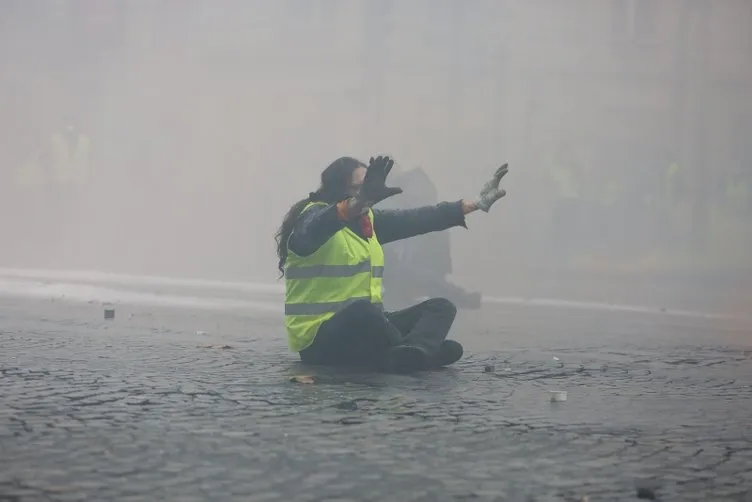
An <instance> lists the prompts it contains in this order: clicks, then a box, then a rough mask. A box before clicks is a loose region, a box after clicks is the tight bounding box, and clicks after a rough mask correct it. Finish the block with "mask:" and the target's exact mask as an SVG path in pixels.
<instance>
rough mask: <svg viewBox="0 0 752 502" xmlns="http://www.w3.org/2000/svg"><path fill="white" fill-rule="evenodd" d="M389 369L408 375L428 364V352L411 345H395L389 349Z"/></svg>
mask: <svg viewBox="0 0 752 502" xmlns="http://www.w3.org/2000/svg"><path fill="white" fill-rule="evenodd" d="M388 359H389V369H390V370H391V371H395V372H397V373H409V372H411V371H418V370H421V369H423V368H424V367H425V366H426V364H427V362H428V352H426V351H425V350H424V349H422V348H420V347H415V346H413V345H397V346H396V347H392V348H391V349H389V357H388Z"/></svg>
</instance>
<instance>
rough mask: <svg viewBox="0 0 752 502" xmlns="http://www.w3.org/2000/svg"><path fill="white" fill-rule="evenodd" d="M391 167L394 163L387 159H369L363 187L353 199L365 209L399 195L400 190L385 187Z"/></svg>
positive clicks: (380, 157)
mask: <svg viewBox="0 0 752 502" xmlns="http://www.w3.org/2000/svg"><path fill="white" fill-rule="evenodd" d="M392 167H394V161H393V160H392V159H391V158H389V157H382V156H379V157H376V158H375V159H374V158H373V157H371V160H370V162H369V163H368V169H367V171H366V176H365V178H364V179H363V186H362V187H361V188H360V192H359V193H358V195H357V196H356V197H355V198H356V199H358V200H359V201H360V202H361V203H363V204H364V205H365V206H366V207H370V206H373V205H374V204H378V203H379V202H381V201H382V200H384V199H387V198H389V197H392V196H394V195H397V194H401V193H402V189H401V188H399V187H388V186H386V177H387V176H388V175H389V171H391V170H392Z"/></svg>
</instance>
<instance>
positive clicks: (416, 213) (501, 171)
mask: <svg viewBox="0 0 752 502" xmlns="http://www.w3.org/2000/svg"><path fill="white" fill-rule="evenodd" d="M508 169H509V168H508V165H507V164H504V165H503V166H501V167H500V168H498V169H497V170H496V172H495V173H494V175H493V177H492V178H491V180H490V181H488V182H487V183H486V184H484V185H483V188H482V189H481V191H480V194H479V196H478V198H476V199H475V200H472V201H471V200H466V199H463V200H460V201H457V202H441V203H439V204H436V205H435V206H425V207H419V208H415V209H386V210H374V231H375V232H376V235H377V236H378V239H379V242H381V243H382V244H387V243H389V242H394V241H398V240H402V239H408V238H410V237H415V236H416V235H422V234H427V233H429V232H440V231H442V230H447V229H449V228H453V227H464V228H467V225H466V224H465V216H466V215H468V214H470V213H472V212H474V211H477V210H479V209H480V210H481V211H483V212H486V213H487V212H488V211H489V210H490V209H491V206H492V205H493V204H494V203H495V202H496V201H497V200H499V199H501V198H502V197H504V196H505V195H506V191H504V190H503V189H500V188H499V183H500V182H501V179H502V178H503V177H504V175H506V173H507V171H508Z"/></svg>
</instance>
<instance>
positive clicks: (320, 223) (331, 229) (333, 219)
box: [287, 204, 345, 256]
mask: <svg viewBox="0 0 752 502" xmlns="http://www.w3.org/2000/svg"><path fill="white" fill-rule="evenodd" d="M344 226H345V224H344V222H343V221H342V220H341V219H340V218H339V217H338V215H337V204H328V205H324V204H316V205H314V206H311V207H309V208H308V209H306V210H305V211H303V212H302V213H301V215H300V217H299V218H298V221H296V222H295V227H294V228H293V230H292V234H290V240H289V241H287V247H288V249H289V250H290V251H292V252H293V253H295V254H296V255H298V256H310V255H312V254H313V253H315V252H316V251H317V250H318V249H319V248H320V247H321V246H323V245H324V244H325V243H326V241H328V240H329V239H331V238H332V236H333V235H334V234H336V233H337V232H339V231H340V230H342V228H343V227H344Z"/></svg>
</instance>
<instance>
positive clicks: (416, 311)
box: [300, 298, 457, 369]
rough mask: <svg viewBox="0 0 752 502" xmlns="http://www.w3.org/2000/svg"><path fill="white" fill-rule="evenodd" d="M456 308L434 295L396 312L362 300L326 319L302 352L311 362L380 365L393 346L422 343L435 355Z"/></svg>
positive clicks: (303, 359) (330, 364) (430, 355)
mask: <svg viewBox="0 0 752 502" xmlns="http://www.w3.org/2000/svg"><path fill="white" fill-rule="evenodd" d="M456 314H457V309H456V307H455V306H454V305H453V304H452V302H450V301H449V300H446V299H444V298H431V299H430V300H426V301H424V302H422V303H419V304H417V305H413V306H412V307H408V308H406V309H403V310H397V311H395V312H384V311H382V310H381V309H380V308H379V307H378V306H376V305H374V304H372V303H370V302H369V301H367V300H363V301H358V302H355V303H352V304H350V305H348V306H347V307H345V308H344V309H342V310H340V311H339V312H337V313H336V314H335V315H334V316H333V317H332V318H331V319H329V320H328V321H326V322H325V323H324V324H322V325H321V327H320V328H319V331H318V333H317V335H316V338H315V339H314V341H313V344H311V346H309V347H308V348H306V349H304V350H303V351H301V352H300V358H301V360H302V361H303V362H305V363H309V364H323V365H329V366H361V367H370V368H374V369H381V368H384V365H385V364H386V358H387V353H388V351H389V348H391V347H395V346H398V345H412V346H416V347H420V348H422V349H424V350H425V351H426V352H427V353H428V355H429V357H432V356H434V355H436V354H438V351H439V348H440V347H441V344H442V343H443V342H444V340H445V339H446V337H447V334H448V333H449V329H450V328H451V327H452V323H453V322H454V317H455V315H456Z"/></svg>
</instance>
